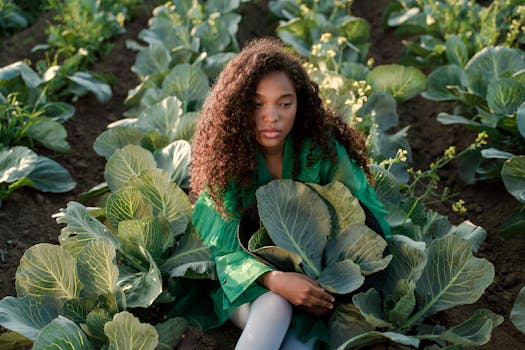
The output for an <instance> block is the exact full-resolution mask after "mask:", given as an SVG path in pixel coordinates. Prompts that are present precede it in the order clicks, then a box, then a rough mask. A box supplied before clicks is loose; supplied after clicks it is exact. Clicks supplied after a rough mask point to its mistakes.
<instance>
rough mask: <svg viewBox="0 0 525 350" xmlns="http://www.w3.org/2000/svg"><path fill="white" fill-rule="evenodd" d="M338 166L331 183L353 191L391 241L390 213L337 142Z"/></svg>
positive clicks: (362, 173) (361, 171) (359, 168)
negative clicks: (388, 216)
mask: <svg viewBox="0 0 525 350" xmlns="http://www.w3.org/2000/svg"><path fill="white" fill-rule="evenodd" d="M336 147H337V159H338V164H337V166H336V167H335V169H333V170H332V172H331V173H332V174H333V175H332V176H330V177H331V179H330V181H339V182H341V183H343V184H344V185H345V186H346V187H348V188H349V189H350V191H352V194H353V195H354V196H355V197H356V198H357V199H359V200H360V201H361V202H362V203H363V204H364V205H366V206H367V208H368V209H370V211H371V212H372V214H373V215H374V217H375V218H376V219H377V220H378V222H379V224H380V225H381V228H382V229H383V232H384V233H385V237H386V238H387V239H390V238H391V237H392V233H391V232H390V225H388V222H387V221H386V219H385V216H386V215H387V214H388V211H386V210H385V209H384V206H383V204H382V203H381V202H380V201H379V200H378V199H377V195H376V192H375V190H374V188H373V187H372V186H371V185H370V183H369V182H368V179H367V177H366V174H365V172H364V171H363V169H362V168H361V167H360V166H359V165H357V163H356V162H355V160H353V159H350V157H349V156H348V153H347V152H346V149H345V148H344V146H343V145H342V144H340V143H339V142H336Z"/></svg>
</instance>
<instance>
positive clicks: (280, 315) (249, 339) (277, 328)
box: [232, 292, 292, 350]
mask: <svg viewBox="0 0 525 350" xmlns="http://www.w3.org/2000/svg"><path fill="white" fill-rule="evenodd" d="M245 305H246V304H245ZM245 305H242V306H241V307H240V308H239V309H238V310H237V311H236V312H235V314H234V316H233V317H232V321H233V322H234V323H235V324H237V325H241V326H242V324H243V323H245V326H244V329H243V331H242V334H241V336H240V338H239V341H238V342H237V345H236V346H235V349H236V350H276V349H279V348H280V346H281V343H282V342H283V339H284V337H285V335H286V332H287V331H288V327H289V326H290V321H291V320H292V306H291V305H290V303H289V302H287V301H286V300H285V299H284V298H283V297H281V296H280V295H277V294H275V293H272V292H268V293H265V294H263V295H261V296H260V297H258V298H257V299H255V300H254V301H253V302H252V303H251V304H250V306H249V313H248V320H247V321H246V322H243V320H242V318H243V316H242V313H243V312H244V313H246V307H245Z"/></svg>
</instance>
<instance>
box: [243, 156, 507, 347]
mask: <svg viewBox="0 0 525 350" xmlns="http://www.w3.org/2000/svg"><path fill="white" fill-rule="evenodd" d="M376 167H377V166H376ZM381 169H382V173H381V175H382V176H378V177H377V178H378V180H379V181H380V182H379V184H378V186H377V191H378V194H379V195H380V197H381V198H382V201H383V203H387V204H388V205H390V204H394V203H395V204H396V205H397V206H399V207H400V209H399V210H398V211H396V212H394V213H393V216H392V215H391V216H389V217H388V220H389V223H390V224H391V226H392V228H393V230H394V233H396V234H395V235H394V236H393V238H392V240H391V241H390V242H389V244H388V246H389V250H390V252H391V253H392V255H387V256H383V254H384V249H385V247H386V242H385V241H384V240H383V239H382V238H381V237H380V236H379V235H377V234H376V233H375V232H373V231H372V230H370V229H369V228H368V227H366V226H365V225H364V222H365V214H364V211H363V209H362V208H361V207H360V204H359V203H358V201H357V200H356V199H355V198H354V197H353V196H352V195H351V193H350V192H349V191H348V189H346V188H345V187H344V185H342V184H340V183H337V182H335V183H332V184H328V185H326V186H319V185H313V184H302V183H297V182H294V181H292V180H274V181H272V182H270V183H269V184H268V185H266V186H263V187H261V188H259V189H258V190H257V193H256V197H257V211H258V214H259V218H260V225H261V226H260V228H259V230H257V227H255V228H254V230H257V231H256V232H254V233H253V236H252V237H251V238H250V240H249V242H248V247H247V248H248V249H249V251H250V253H252V254H254V255H257V256H259V257H261V258H263V259H265V260H266V261H269V262H270V263H272V264H274V265H275V266H277V267H278V268H281V269H284V270H286V271H295V272H300V273H305V274H307V275H308V276H310V277H312V278H314V279H315V280H317V281H318V282H319V283H320V284H321V285H322V286H323V287H324V288H325V289H326V290H328V291H330V292H332V293H337V294H345V293H350V292H352V291H355V290H356V289H358V288H359V287H361V286H362V285H363V281H364V280H365V277H366V276H369V275H371V274H373V273H376V272H378V271H381V270H384V273H385V276H386V278H384V279H376V280H373V282H372V284H371V285H369V284H368V288H370V289H368V290H366V291H362V292H359V293H357V294H354V295H353V296H352V303H348V302H342V303H337V304H336V307H335V309H334V314H333V315H332V316H331V319H330V322H329V325H330V329H331V347H332V348H337V349H341V350H342V349H356V348H359V347H361V346H363V345H367V344H373V343H377V342H384V341H393V342H397V343H400V344H403V345H411V346H414V347H419V345H420V342H421V341H423V340H425V341H430V342H436V343H438V344H441V345H442V344H445V343H449V344H455V345H459V346H472V345H482V344H485V343H486V342H488V340H489V339H490V334H491V331H492V329H493V328H494V327H496V326H497V325H499V324H500V323H501V322H502V321H503V318H502V317H501V316H499V315H496V314H494V313H492V312H491V311H490V310H485V309H482V310H478V311H476V312H475V313H474V314H473V315H472V316H471V317H470V318H469V319H468V320H466V321H464V322H462V323H461V324H459V325H456V326H453V327H451V328H449V329H446V328H445V327H442V326H436V325H432V324H425V321H426V320H428V319H429V316H431V315H433V314H435V313H437V312H439V311H442V310H446V309H448V308H450V307H454V306H458V305H462V304H470V303H473V302H475V301H476V300H477V299H478V298H479V297H480V296H481V294H482V293H483V291H484V290H485V288H486V287H488V286H489V285H490V284H491V283H492V281H493V279H494V267H493V265H492V264H491V263H490V262H488V261H487V260H486V259H481V258H477V257H474V256H473V254H472V252H473V251H475V250H477V247H479V245H480V243H481V242H482V241H483V239H484V237H485V234H486V233H485V232H484V230H482V229H480V228H479V227H476V226H474V225H472V224H470V223H468V222H465V223H463V224H461V225H459V226H453V225H451V224H450V223H448V221H447V220H446V218H444V217H438V215H437V214H435V213H432V212H428V213H427V214H426V213H425V209H424V208H423V207H422V206H420V212H419V213H416V212H414V211H410V210H409V209H408V208H407V207H406V205H405V204H404V203H411V202H413V200H414V198H413V197H406V196H405V195H403V194H402V193H401V192H399V191H400V186H399V185H398V183H397V182H396V181H395V180H394V181H393V182H388V181H386V180H385V178H386V177H389V179H391V180H392V179H393V175H392V174H390V173H389V172H388V171H387V170H386V169H385V168H381ZM387 174H388V175H387ZM396 191H397V193H398V196H394V193H395V192H396ZM394 197H397V198H398V201H397V202H395V200H393V199H392V198H394ZM384 198H389V199H388V200H387V199H384ZM389 208H390V207H389ZM402 210H406V211H404V214H405V215H406V216H407V217H408V219H405V220H403V221H402V222H400V221H397V222H396V221H394V220H396V217H398V216H399V215H400V213H401V211H402ZM421 215H422V216H421ZM418 217H419V218H418ZM241 229H242V223H241ZM416 231H417V232H419V233H420V235H419V237H418V238H419V239H416V240H414V239H412V238H410V237H409V236H410V235H412V234H413V233H414V232H416ZM242 235H243V234H242V233H240V236H242ZM426 322H428V321H426Z"/></svg>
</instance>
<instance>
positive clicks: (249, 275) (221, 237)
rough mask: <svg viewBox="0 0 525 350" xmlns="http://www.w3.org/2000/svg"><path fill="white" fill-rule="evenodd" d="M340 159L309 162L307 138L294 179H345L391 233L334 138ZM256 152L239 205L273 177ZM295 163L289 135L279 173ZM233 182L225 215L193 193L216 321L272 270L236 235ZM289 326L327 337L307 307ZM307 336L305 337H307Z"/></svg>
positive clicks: (287, 175)
mask: <svg viewBox="0 0 525 350" xmlns="http://www.w3.org/2000/svg"><path fill="white" fill-rule="evenodd" d="M335 144H336V149H337V159H338V162H337V164H336V165H335V166H334V165H333V164H332V161H331V160H330V159H323V160H320V161H317V162H314V163H313V164H311V165H309V166H308V165H307V164H308V163H307V160H308V155H309V154H310V153H311V152H320V150H319V149H312V146H311V143H309V142H305V143H304V146H303V147H302V150H301V151H300V152H299V154H298V155H297V156H298V157H299V159H298V160H299V164H298V165H299V169H298V170H299V171H298V174H297V176H296V178H295V179H294V180H296V181H301V182H311V183H317V184H321V185H325V184H328V183H330V182H332V181H336V180H337V181H340V182H342V183H343V184H344V185H346V186H347V187H348V188H349V189H350V191H352V193H353V195H354V196H355V197H357V198H358V199H359V200H361V202H363V203H364V204H365V205H366V206H367V207H368V208H369V209H370V210H371V211H372V213H373V214H374V216H375V217H376V218H377V219H378V221H379V223H380V225H381V227H382V228H383V230H384V232H385V235H386V237H387V238H390V237H391V233H390V227H389V226H388V224H387V222H386V220H385V219H384V215H386V214H387V212H386V211H385V210H384V209H383V205H382V204H381V203H380V202H379V201H378V200H377V197H376V194H375V192H374V190H373V188H372V187H371V186H370V184H369V183H368V181H367V178H366V174H365V173H364V171H363V169H361V168H360V167H359V166H358V165H357V164H356V162H355V161H354V160H351V159H350V158H349V156H348V153H347V152H346V150H345V148H344V147H343V146H342V145H341V144H340V143H338V142H335ZM256 152H257V155H256V157H257V172H256V173H257V178H256V183H255V184H254V186H253V187H252V190H249V191H245V192H243V193H242V194H241V201H242V205H241V207H244V208H246V207H248V206H249V205H251V204H253V203H254V202H255V189H257V188H258V187H260V186H263V185H266V184H267V183H269V182H270V181H272V180H273V179H272V176H271V175H270V172H269V171H268V169H267V167H266V164H265V162H264V159H263V157H262V154H261V153H260V152H259V151H258V150H256ZM293 164H294V150H293V137H292V135H289V136H288V138H287V140H286V143H285V147H284V154H283V170H282V178H283V179H291V178H292V167H293ZM233 186H234V184H233V183H232V184H231V185H230V186H229V188H228V189H227V191H226V193H225V196H224V199H223V203H224V205H225V207H226V209H227V210H228V211H229V212H231V213H234V214H233V215H230V216H228V217H224V216H222V215H221V214H220V213H218V212H217V211H216V209H215V206H214V203H213V200H212V199H211V198H210V196H209V195H208V194H207V193H203V194H201V195H200V196H199V198H198V199H197V201H196V203H195V206H194V210H193V217H192V222H193V225H194V226H195V229H196V231H197V232H198V233H199V235H200V236H201V238H202V240H203V241H204V243H205V244H206V245H207V246H208V247H209V248H210V249H211V252H212V258H213V259H214V260H215V262H216V267H217V276H218V279H219V283H220V285H218V286H217V289H216V290H215V291H214V292H213V293H212V299H213V302H214V308H215V312H216V314H217V319H218V320H219V324H221V323H223V322H225V321H226V320H227V319H228V318H229V317H230V316H231V314H232V313H233V311H234V310H235V309H236V308H237V307H239V306H240V305H242V304H244V303H246V302H251V301H253V300H255V299H256V298H257V297H259V296H260V295H262V294H264V293H265V292H267V291H268V290H267V289H266V288H264V287H263V286H261V285H260V284H258V283H257V282H256V280H257V279H258V278H259V277H260V276H261V275H263V274H264V273H266V272H268V271H271V270H273V268H272V267H270V266H268V265H266V264H264V263H262V262H261V261H259V260H257V259H256V258H254V257H252V256H251V255H250V254H248V253H247V252H245V251H244V250H243V249H242V248H241V246H240V245H239V242H238V240H237V226H238V225H239V222H240V214H239V213H238V211H237V208H238V206H237V197H236V195H235V191H234V187H233ZM292 326H295V327H296V328H297V330H298V333H299V334H300V335H302V336H303V337H304V338H306V339H307V338H308V337H315V338H317V339H320V340H322V341H325V342H327V341H328V330H327V328H326V326H325V325H324V323H323V322H322V321H321V320H319V319H315V318H314V317H311V316H309V315H307V314H305V313H300V312H298V313H296V315H295V316H294V320H293V322H292ZM306 339H305V340H306Z"/></svg>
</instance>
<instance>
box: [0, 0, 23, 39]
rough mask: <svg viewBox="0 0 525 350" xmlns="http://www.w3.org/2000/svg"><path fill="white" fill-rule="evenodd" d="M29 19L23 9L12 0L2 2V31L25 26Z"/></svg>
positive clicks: (0, 31)
mask: <svg viewBox="0 0 525 350" xmlns="http://www.w3.org/2000/svg"><path fill="white" fill-rule="evenodd" d="M28 25H29V21H28V20H27V18H26V17H25V16H24V14H23V13H22V9H21V8H20V7H19V6H17V5H16V4H15V3H14V2H13V1H12V0H6V1H2V3H0V33H2V34H4V33H6V32H9V31H13V30H17V29H22V28H25V27H27V26H28Z"/></svg>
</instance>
